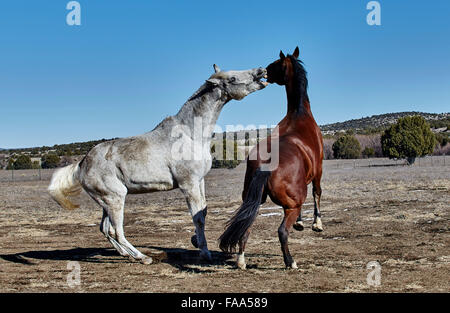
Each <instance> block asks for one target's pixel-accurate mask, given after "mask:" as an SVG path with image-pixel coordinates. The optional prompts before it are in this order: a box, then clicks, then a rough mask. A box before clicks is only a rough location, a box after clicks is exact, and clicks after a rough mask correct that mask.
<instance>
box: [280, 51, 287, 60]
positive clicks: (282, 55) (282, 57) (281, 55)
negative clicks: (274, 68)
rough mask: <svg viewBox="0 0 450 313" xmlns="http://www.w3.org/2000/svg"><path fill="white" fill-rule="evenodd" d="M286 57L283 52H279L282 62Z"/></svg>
mask: <svg viewBox="0 0 450 313" xmlns="http://www.w3.org/2000/svg"><path fill="white" fill-rule="evenodd" d="M285 57H286V56H285V55H284V53H283V51H281V50H280V59H281V60H283V59H284V58H285Z"/></svg>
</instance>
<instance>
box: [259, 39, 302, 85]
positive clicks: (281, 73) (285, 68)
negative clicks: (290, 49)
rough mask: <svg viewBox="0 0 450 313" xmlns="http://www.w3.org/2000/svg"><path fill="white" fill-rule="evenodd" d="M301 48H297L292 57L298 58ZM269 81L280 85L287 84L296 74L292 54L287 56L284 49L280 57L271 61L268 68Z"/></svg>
mask: <svg viewBox="0 0 450 313" xmlns="http://www.w3.org/2000/svg"><path fill="white" fill-rule="evenodd" d="M298 55H299V49H298V47H297V48H295V50H294V53H293V54H292V57H293V58H295V60H296V59H297V58H298ZM266 69H267V82H269V83H277V84H278V85H286V83H287V81H288V79H289V78H290V77H292V75H293V74H294V67H293V64H292V59H291V56H290V55H289V54H288V56H287V57H286V56H285V55H284V53H283V51H280V59H278V60H276V61H275V62H273V63H271V64H270V65H269V66H268V67H267V68H266Z"/></svg>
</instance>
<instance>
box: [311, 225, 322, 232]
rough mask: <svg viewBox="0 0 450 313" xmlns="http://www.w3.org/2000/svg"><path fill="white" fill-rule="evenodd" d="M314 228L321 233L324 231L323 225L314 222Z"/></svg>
mask: <svg viewBox="0 0 450 313" xmlns="http://www.w3.org/2000/svg"><path fill="white" fill-rule="evenodd" d="M312 230H314V231H315V232H318V233H320V232H322V231H323V228H322V225H317V224H313V226H312Z"/></svg>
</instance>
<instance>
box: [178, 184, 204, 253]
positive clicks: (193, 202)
mask: <svg viewBox="0 0 450 313" xmlns="http://www.w3.org/2000/svg"><path fill="white" fill-rule="evenodd" d="M200 185H201V182H199V183H196V184H195V183H192V184H188V185H183V186H180V188H181V190H182V191H183V193H184V195H185V196H186V202H187V204H188V207H189V211H190V213H191V215H192V221H193V222H194V226H195V233H196V236H195V239H194V238H191V241H192V244H194V246H197V247H198V248H199V249H200V256H201V257H202V258H204V259H206V260H207V261H209V262H211V261H212V257H211V253H210V252H209V250H208V244H207V242H206V237H205V218H206V213H207V211H206V207H203V206H202V205H203V204H204V203H205V202H204V201H203V198H202V192H201V187H200Z"/></svg>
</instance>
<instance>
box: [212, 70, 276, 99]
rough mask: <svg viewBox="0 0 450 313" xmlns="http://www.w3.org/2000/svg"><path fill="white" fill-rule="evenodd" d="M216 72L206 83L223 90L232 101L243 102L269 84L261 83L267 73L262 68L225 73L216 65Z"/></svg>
mask: <svg viewBox="0 0 450 313" xmlns="http://www.w3.org/2000/svg"><path fill="white" fill-rule="evenodd" d="M214 71H215V73H214V74H213V75H212V76H211V77H210V78H209V79H208V80H207V81H206V82H207V83H209V84H212V85H213V86H215V87H219V88H220V89H222V91H224V92H225V93H226V94H227V95H228V96H229V97H230V98H231V99H235V100H241V99H243V98H244V97H245V96H247V95H249V94H251V93H252V92H254V91H257V90H260V89H263V88H264V87H266V86H267V85H268V83H267V82H265V81H261V79H262V78H264V77H265V76H266V73H267V71H266V70H265V69H264V68H261V67H260V68H254V69H251V70H246V71H228V72H225V71H221V70H220V68H219V67H218V66H217V65H215V64H214Z"/></svg>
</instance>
